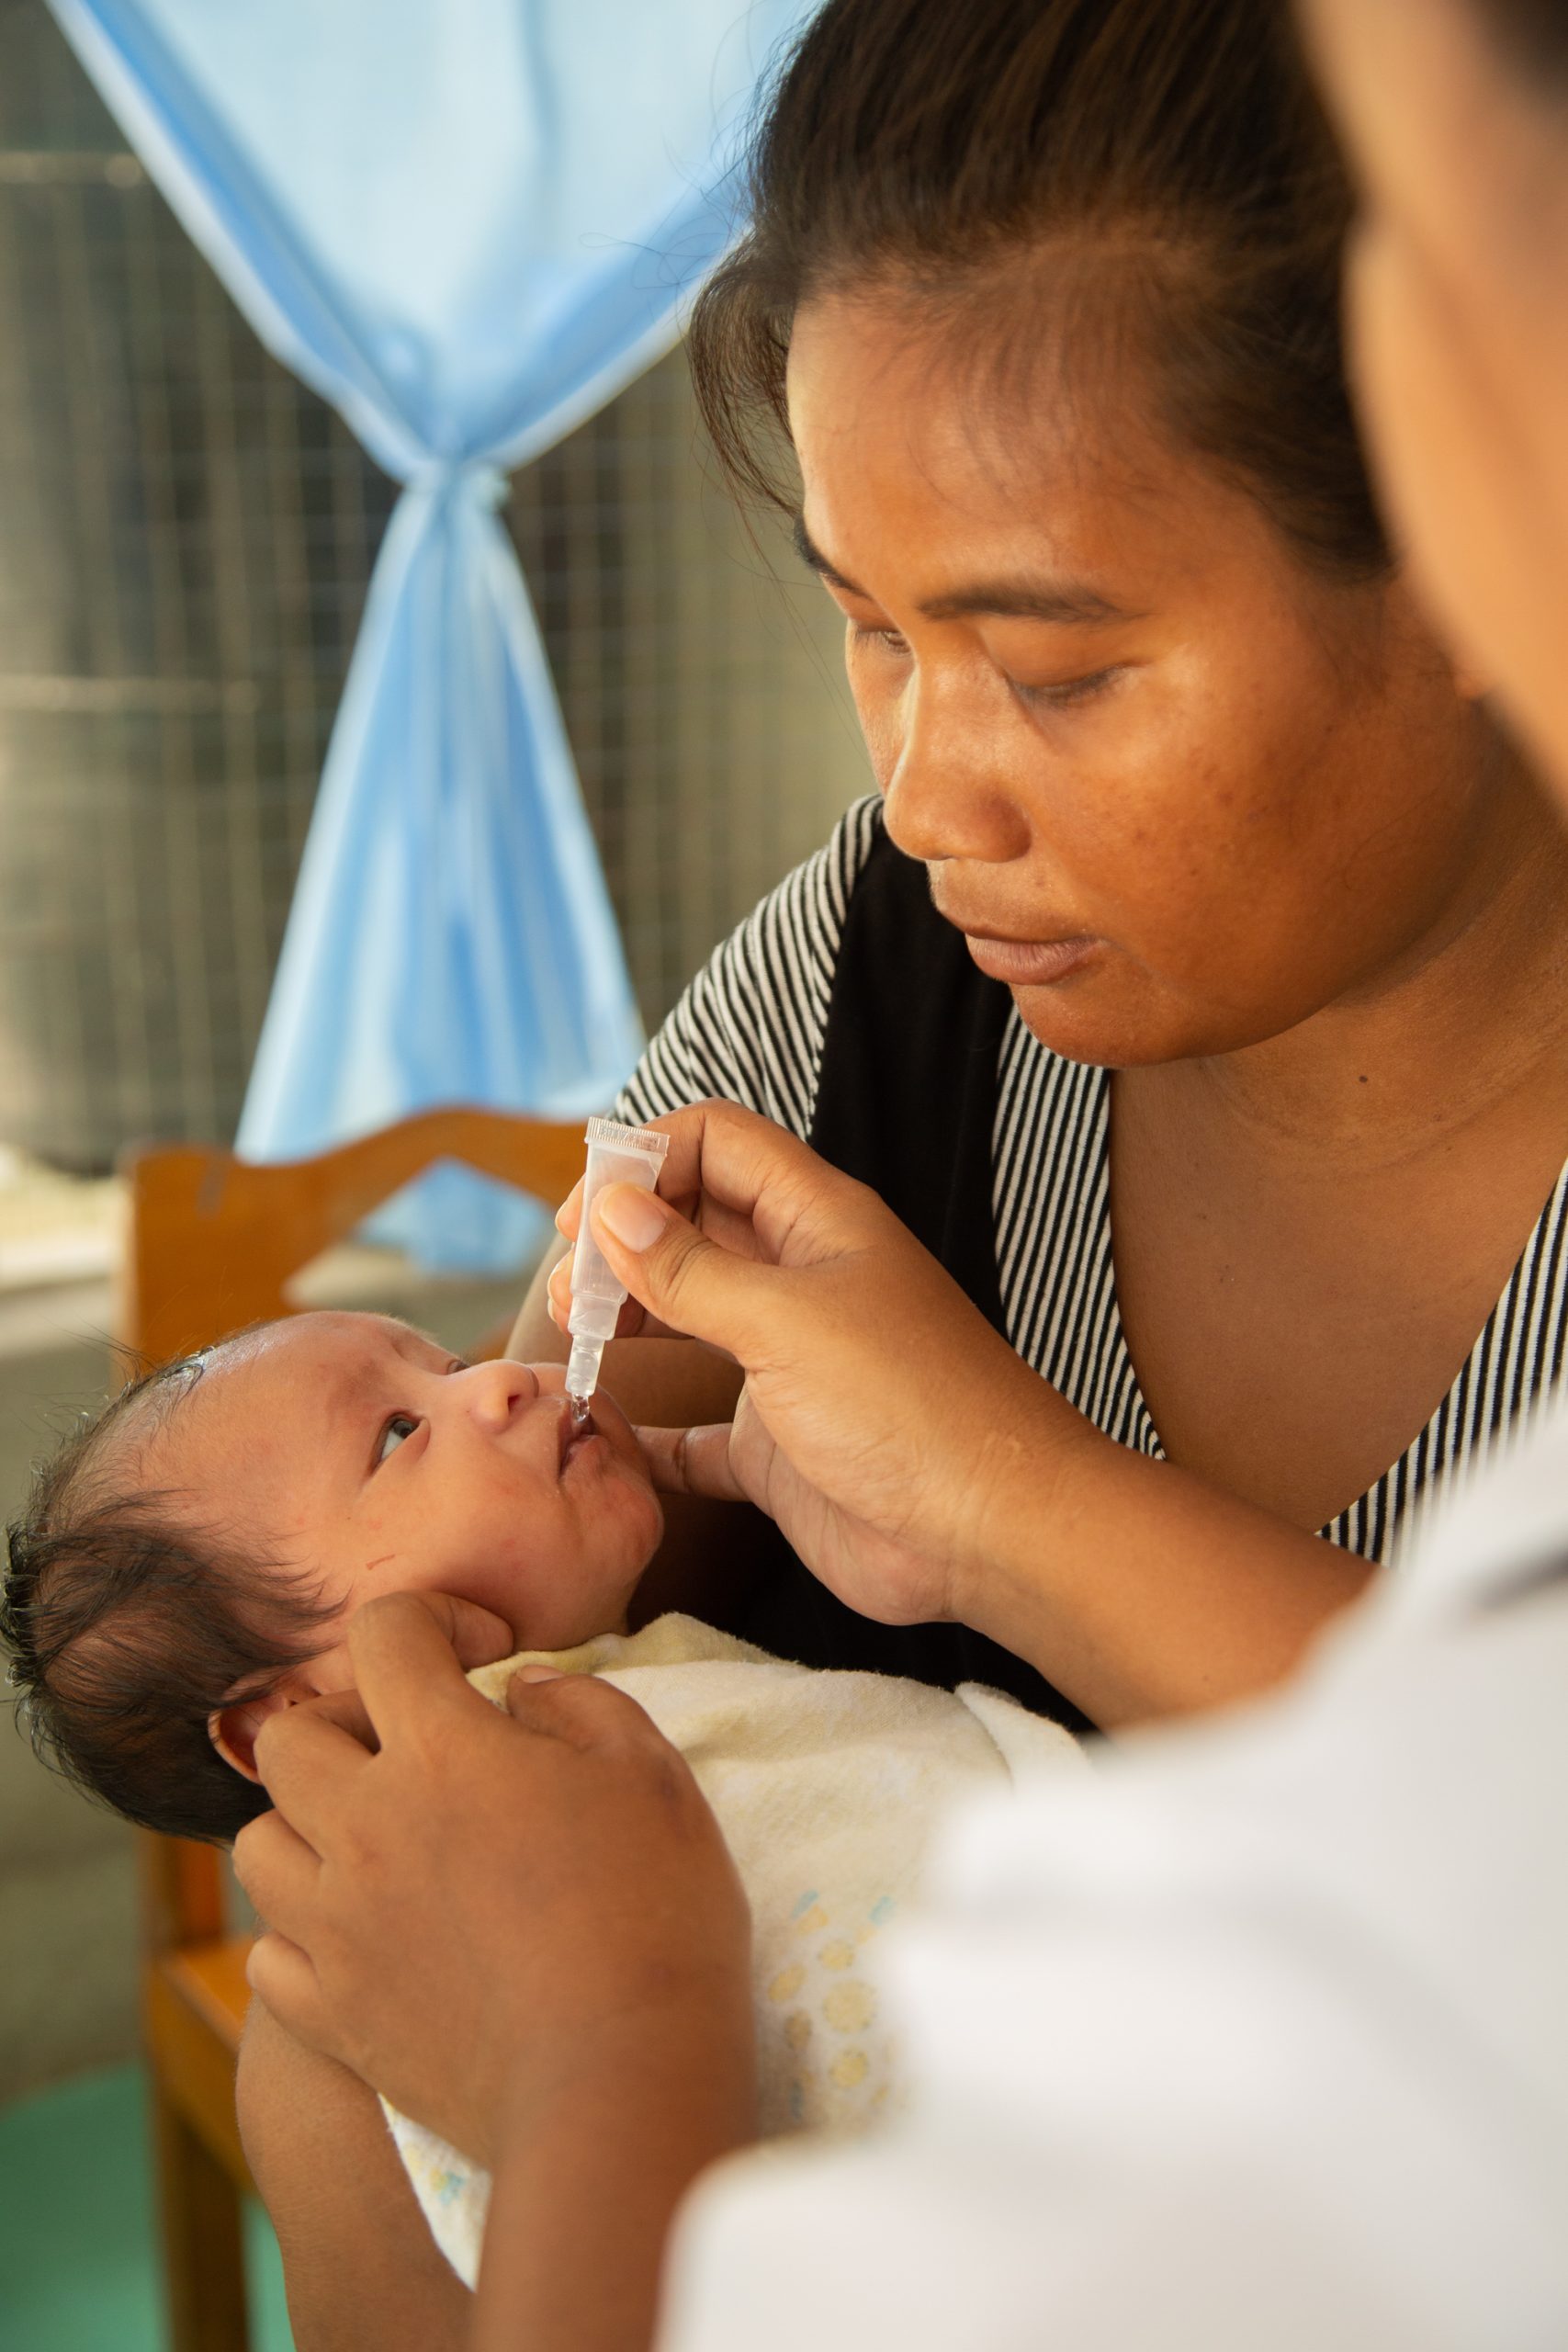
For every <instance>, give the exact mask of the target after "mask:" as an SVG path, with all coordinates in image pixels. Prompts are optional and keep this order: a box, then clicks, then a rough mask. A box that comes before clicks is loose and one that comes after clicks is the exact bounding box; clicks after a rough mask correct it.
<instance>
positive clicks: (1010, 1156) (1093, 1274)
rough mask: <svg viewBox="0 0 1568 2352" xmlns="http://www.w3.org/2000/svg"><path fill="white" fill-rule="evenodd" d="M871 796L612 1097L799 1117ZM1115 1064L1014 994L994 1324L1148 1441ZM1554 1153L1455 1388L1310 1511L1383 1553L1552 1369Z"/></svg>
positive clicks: (742, 937)
mask: <svg viewBox="0 0 1568 2352" xmlns="http://www.w3.org/2000/svg"><path fill="white" fill-rule="evenodd" d="M877 819H878V804H877V802H876V801H875V800H863V801H860V802H857V803H856V805H855V807H854V808H852V809H851V810H850V811H849V813H848V815H847V816H846V817H845V818H844V819H843V820H842V822H841V823H840V826H839V827H838V830H837V831H835V833H834V835H833V838H832V840H831V841H830V842H829V843H828V845H827V847H826V848H825V849H823V850H820V851H819V852H818V854H817V855H816V856H815V857H813V858H810V859H808V860H807V863H806V865H802V866H799V867H797V868H796V870H795V873H794V874H792V875H791V876H789V877H788V879H787V880H786V881H784V883H783V884H781V886H780V887H779V888H778V889H777V890H775V891H774V892H773V895H772V896H771V897H770V898H767V899H764V900H763V901H762V904H761V906H760V907H759V908H758V909H757V910H756V912H755V913H754V914H752V915H751V916H750V917H749V918H748V919H747V921H746V922H744V923H742V924H741V925H740V927H739V930H738V931H736V932H735V933H733V934H732V935H731V936H730V938H729V939H728V940H727V941H726V942H725V943H724V944H723V945H722V946H720V947H719V948H718V949H717V951H716V954H715V955H714V956H713V957H712V959H711V960H710V961H709V963H708V965H707V966H706V967H705V969H704V970H703V971H702V972H700V973H699V974H698V976H697V978H696V979H695V980H694V981H693V983H692V985H691V987H690V988H689V989H687V991H686V993H685V995H684V996H683V997H682V1000H681V1001H680V1003H679V1004H678V1005H677V1006H676V1007H675V1010H674V1012H672V1013H671V1016H670V1018H669V1020H668V1021H667V1022H666V1023H665V1024H664V1026H663V1028H662V1029H661V1030H660V1033H659V1035H658V1036H656V1037H655V1038H654V1040H653V1042H652V1044H651V1045H650V1046H649V1049H648V1052H647V1054H646V1055H645V1056H644V1057H643V1060H642V1063H641V1066H640V1067H639V1069H637V1072H636V1073H635V1075H634V1076H633V1078H632V1080H631V1082H630V1084H629V1085H628V1086H627V1088H626V1091H625V1093H624V1094H623V1095H622V1097H621V1102H620V1106H619V1112H618V1115H620V1116H623V1117H625V1118H627V1119H631V1120H644V1119H653V1118H657V1117H659V1116H660V1114H661V1113H662V1112H665V1111H672V1110H675V1109H677V1108H678V1107H679V1106H680V1105H681V1104H682V1103H692V1102H696V1101H699V1100H701V1098H702V1097H704V1096H705V1095H710V1094H716V1095H723V1096H726V1097H728V1099H729V1100H730V1101H731V1102H735V1103H744V1104H745V1105H746V1106H747V1108H749V1109H750V1110H754V1111H761V1112H762V1113H763V1114H765V1115H766V1116H767V1117H768V1118H770V1119H773V1120H776V1121H777V1122H778V1124H779V1125H781V1126H784V1127H788V1128H790V1129H791V1130H792V1131H793V1132H794V1133H795V1134H796V1135H800V1136H804V1135H807V1133H808V1132H809V1130H810V1126H811V1119H812V1113H813V1109H814V1107H815V1103H816V1097H817V1082H818V1073H819V1071H820V1069H821V1062H822V1041H823V1037H824V1035H825V1032H826V1029H827V1023H828V1004H829V995H830V993H831V989H832V981H833V964H834V958H835V956H836V955H837V952H838V944H839V940H840V936H841V934H842V931H843V925H844V918H845V912H846V910H847V908H848V906H849V901H850V894H851V892H852V889H853V888H854V882H855V877H856V876H857V875H858V874H859V872H860V869H861V867H862V865H863V864H864V862H865V860H866V858H867V857H868V856H869V854H870V852H871V848H872V844H873V842H874V840H875V838H876V831H877ZM1110 1114H1111V1074H1110V1072H1109V1071H1108V1070H1103V1069H1094V1068H1091V1067H1089V1066H1087V1065H1085V1064H1083V1063H1079V1062H1068V1061H1064V1060H1063V1059H1062V1058H1061V1057H1060V1056H1059V1055H1056V1054H1053V1053H1052V1052H1050V1051H1049V1049H1048V1048H1047V1047H1045V1046H1043V1045H1041V1044H1040V1042H1039V1040H1038V1039H1037V1038H1036V1037H1034V1036H1032V1035H1031V1034H1030V1032H1029V1030H1028V1029H1026V1028H1025V1026H1024V1024H1023V1023H1022V1022H1021V1020H1020V1019H1019V1017H1018V1015H1017V1013H1016V1012H1014V1013H1013V1015H1012V1016H1011V1018H1010V1021H1009V1022H1008V1023H1007V1027H1006V1029H1005V1031H1004V1033H1003V1036H1002V1046H1001V1053H1000V1057H999V1061H998V1086H997V1116H996V1125H995V1128H994V1130H993V1137H992V1206H993V1213H994V1216H995V1220H996V1234H997V1265H998V1272H999V1274H1000V1279H1001V1292H1002V1303H1003V1306H1004V1309H1005V1311H1006V1316H1007V1326H1008V1333H1009V1337H1010V1339H1011V1340H1012V1343H1013V1345H1014V1347H1015V1348H1016V1349H1017V1350H1018V1352H1019V1354H1020V1355H1021V1357H1022V1358H1023V1360H1024V1362H1025V1363H1029V1364H1032V1366H1033V1367H1034V1369H1035V1370H1036V1371H1037V1372H1039V1373H1040V1374H1043V1377H1044V1378H1045V1379H1046V1380H1048V1381H1049V1382H1050V1383H1051V1385H1052V1386H1053V1387H1055V1388H1056V1389H1058V1390H1059V1391H1060V1392H1061V1394H1062V1395H1063V1396H1064V1397H1066V1398H1068V1400H1069V1401H1070V1402H1071V1403H1072V1404H1074V1405H1076V1406H1077V1408H1078V1410H1079V1411H1080V1412H1081V1413H1083V1414H1084V1415H1085V1416H1086V1418H1087V1419H1089V1420H1090V1421H1092V1422H1093V1423H1094V1425H1095V1427H1096V1428H1097V1429H1100V1430H1104V1431H1105V1433H1106V1435H1107V1436H1109V1437H1113V1438H1115V1439H1116V1440H1117V1442H1119V1443H1120V1444H1122V1445H1126V1446H1130V1447H1132V1448H1133V1449H1134V1451H1135V1452H1137V1453H1146V1454H1150V1455H1152V1456H1154V1457H1155V1458H1156V1460H1157V1459H1163V1448H1162V1447H1161V1444H1160V1442H1159V1433H1158V1431H1157V1430H1156V1428H1155V1425H1154V1421H1153V1419H1152V1417H1151V1415H1150V1413H1149V1408H1148V1407H1147V1405H1146V1404H1145V1401H1144V1397H1143V1394H1142V1391H1141V1390H1140V1388H1139V1386H1138V1376H1137V1374H1136V1372H1135V1371H1134V1366H1133V1360H1132V1356H1131V1355H1130V1353H1129V1351H1128V1348H1127V1340H1126V1334H1125V1332H1124V1331H1123V1329H1122V1317H1121V1313H1120V1310H1119V1308H1118V1306H1117V1302H1116V1279H1115V1271H1114V1265H1113V1261H1112V1257H1111V1164H1110V1156H1111V1115H1110ZM1565 1245H1568V1169H1565V1170H1564V1171H1563V1174H1562V1178H1561V1179H1560V1180H1559V1182H1558V1185H1557V1188H1556V1190H1555V1192H1554V1193H1552V1196H1551V1200H1550V1201H1549V1202H1548V1204H1547V1205H1546V1207H1545V1209H1544V1210H1543V1211H1542V1213H1541V1216H1540V1220H1539V1222H1538V1223H1537V1225H1536V1227H1535V1230H1534V1232H1533V1233H1532V1234H1531V1236H1530V1238H1529V1242H1528V1243H1527V1245H1526V1248H1525V1250H1524V1254H1523V1255H1522V1257H1521V1258H1520V1260H1519V1261H1518V1264H1517V1266H1516V1267H1515V1269H1514V1272H1513V1273H1512V1275H1511V1276H1510V1277H1509V1280H1508V1283H1507V1285H1506V1288H1505V1290H1504V1292H1503V1295H1502V1296H1501V1298H1499V1300H1498V1301H1497V1304H1496V1306H1495V1307H1494V1308H1493V1310H1492V1313H1491V1314H1490V1315H1489V1316H1488V1317H1487V1319H1486V1323H1485V1327H1484V1329H1483V1330H1482V1332H1481V1334H1480V1336H1479V1338H1478V1339H1477V1340H1476V1342H1475V1345H1474V1347H1473V1348H1472V1351H1471V1352H1470V1356H1469V1358H1468V1359H1467V1361H1466V1363H1465V1364H1464V1366H1463V1369H1462V1370H1461V1373H1460V1375H1459V1377H1458V1379H1457V1380H1456V1381H1455V1382H1454V1385H1453V1386H1452V1388H1451V1389H1450V1391H1449V1394H1448V1396H1447V1397H1444V1399H1443V1401H1442V1403H1441V1404H1440V1405H1439V1406H1438V1410H1437V1411H1436V1412H1435V1413H1434V1414H1433V1416H1432V1419H1430V1420H1429V1421H1428V1422H1427V1427H1426V1428H1425V1429H1424V1430H1422V1431H1421V1434H1420V1436H1419V1437H1418V1438H1417V1439H1416V1442H1415V1443H1414V1444H1413V1445H1412V1446H1411V1447H1410V1448H1409V1450H1408V1451H1407V1452H1406V1453H1404V1454H1402V1455H1401V1457H1400V1459H1399V1460H1398V1461H1397V1462H1396V1463H1394V1464H1393V1466H1392V1467H1391V1468H1390V1469H1388V1470H1387V1471H1385V1472H1384V1474H1383V1476H1382V1477H1381V1478H1380V1479H1379V1480H1378V1482H1377V1484H1376V1485H1375V1486H1374V1487H1371V1488H1370V1489H1369V1491H1368V1492H1367V1493H1366V1494H1364V1495H1362V1496H1361V1498H1359V1501H1357V1502H1354V1503H1352V1504H1351V1505H1350V1507H1349V1509H1348V1510H1344V1511H1342V1512H1341V1513H1340V1515H1339V1517H1338V1518H1337V1519H1336V1520H1335V1521H1332V1522H1331V1524H1330V1525H1329V1526H1327V1527H1325V1528H1324V1529H1323V1531H1322V1532H1323V1534H1324V1535H1325V1537H1326V1538H1327V1539H1328V1540H1329V1542H1331V1543H1334V1544H1342V1545H1344V1546H1345V1548H1346V1549H1347V1550H1348V1551H1352V1552H1357V1553H1359V1554H1360V1555H1362V1556H1363V1557H1365V1558H1367V1559H1370V1560H1386V1559H1387V1558H1388V1557H1389V1556H1390V1554H1391V1552H1392V1551H1393V1546H1394V1542H1395V1538H1396V1537H1397V1536H1398V1535H1399V1534H1400V1533H1401V1532H1404V1533H1409V1532H1412V1531H1413V1528H1414V1525H1415V1523H1416V1521H1417V1519H1418V1518H1419V1517H1420V1516H1422V1512H1421V1510H1420V1508H1419V1507H1420V1506H1421V1505H1422V1504H1424V1503H1425V1502H1426V1501H1427V1500H1428V1499H1429V1498H1430V1497H1431V1496H1432V1494H1433V1493H1434V1491H1435V1490H1436V1488H1437V1487H1438V1485H1439V1484H1440V1483H1441V1484H1449V1483H1451V1481H1452V1479H1453V1478H1454V1477H1455V1476H1457V1475H1458V1474H1459V1473H1460V1472H1461V1471H1468V1470H1469V1469H1471V1468H1473V1467H1474V1466H1475V1465H1476V1464H1478V1463H1479V1462H1480V1460H1481V1459H1482V1458H1483V1456H1484V1455H1485V1453H1487V1452H1488V1450H1489V1449H1490V1448H1491V1447H1492V1446H1494V1445H1495V1443H1496V1442H1497V1441H1498V1440H1499V1439H1500V1438H1501V1437H1502V1436H1503V1435H1504V1434H1505V1432H1506V1431H1507V1430H1510V1429H1511V1428H1514V1427H1515V1426H1517V1424H1519V1423H1520V1422H1521V1421H1522V1419H1524V1418H1525V1417H1526V1416H1527V1414H1528V1412H1529V1408H1531V1407H1532V1406H1533V1405H1535V1404H1536V1403H1538V1402H1539V1401H1540V1399H1541V1398H1542V1397H1544V1396H1546V1395H1547V1394H1548V1393H1549V1392H1550V1391H1551V1390H1552V1389H1553V1388H1554V1387H1556V1385H1558V1384H1559V1382H1560V1381H1561V1379H1562V1364H1563V1349H1564V1340H1565V1337H1568V1246H1565Z"/></svg>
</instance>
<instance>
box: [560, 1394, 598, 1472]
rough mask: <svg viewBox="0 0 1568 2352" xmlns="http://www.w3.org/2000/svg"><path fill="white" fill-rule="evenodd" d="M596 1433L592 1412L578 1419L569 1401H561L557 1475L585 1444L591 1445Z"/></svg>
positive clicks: (566, 1467)
mask: <svg viewBox="0 0 1568 2352" xmlns="http://www.w3.org/2000/svg"><path fill="white" fill-rule="evenodd" d="M598 1434H599V1432H598V1430H596V1429H595V1428H594V1426H593V1416H592V1413H590V1414H589V1416H588V1418H587V1419H586V1420H583V1421H580V1420H579V1419H577V1418H576V1416H575V1414H574V1413H573V1411H572V1409H571V1406H570V1403H567V1402H564V1401H563V1403H562V1406H561V1417H560V1431H559V1442H560V1464H559V1473H558V1475H562V1476H564V1474H565V1472H566V1471H567V1469H568V1468H569V1467H570V1464H571V1463H572V1462H573V1461H574V1460H575V1459H576V1457H577V1455H578V1454H580V1453H581V1451H582V1449H583V1447H584V1446H585V1445H592V1443H593V1442H594V1440H595V1438H597V1436H598Z"/></svg>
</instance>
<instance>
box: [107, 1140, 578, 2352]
mask: <svg viewBox="0 0 1568 2352" xmlns="http://www.w3.org/2000/svg"><path fill="white" fill-rule="evenodd" d="M435 1159H460V1160H464V1161H466V1162H467V1163H468V1165H469V1166H470V1167H474V1168H478V1169H481V1170H483V1171H484V1172H485V1174H487V1175H490V1176H494V1177H498V1178H499V1179H500V1180H501V1181H502V1182H505V1183H510V1184H513V1185H515V1186H516V1187H517V1188H518V1190H519V1191H521V1192H525V1193H533V1194H534V1195H535V1196H536V1198H538V1199H539V1200H542V1201H544V1202H546V1203H547V1204H551V1205H553V1204H555V1203H556V1202H557V1201H558V1200H560V1199H562V1198H564V1196H565V1194H566V1193H568V1192H569V1191H570V1188H571V1186H572V1184H573V1183H574V1182H576V1180H577V1178H578V1176H579V1175H580V1174H581V1170H582V1129H581V1125H576V1126H558V1125H546V1124H544V1123H542V1122H540V1121H537V1120H532V1119H523V1118H513V1117H507V1116H502V1114H498V1113H495V1112H489V1111H464V1110H450V1111H432V1112H428V1113H426V1114H424V1115H423V1117H419V1118H413V1119H407V1120H405V1121H403V1123H402V1124H401V1125H399V1126H395V1127H388V1128H385V1129H383V1130H382V1131H381V1132H380V1133H379V1134H377V1135H373V1136H365V1137H363V1138H362V1139H361V1140H360V1141H358V1142H356V1143H351V1144H344V1145H343V1146H342V1147H341V1148H339V1149H338V1150H336V1151H329V1152H323V1153H322V1154H321V1157H320V1158H319V1159H305V1160H298V1161H293V1162H290V1163H288V1164H283V1165H277V1166H273V1167H256V1166H251V1165H246V1164H244V1163H242V1162H241V1161H240V1160H237V1159H235V1158H234V1156H233V1154H232V1153H231V1152H227V1151H213V1150H204V1149H201V1148H191V1147H181V1148H174V1149H169V1150H143V1151H137V1152H133V1153H131V1154H130V1155H128V1157H127V1159H126V1161H125V1163H124V1165H125V1173H126V1175H127V1177H128V1179H129V1182H130V1235H129V1238H128V1244H127V1251H126V1264H125V1272H124V1283H123V1295H122V1299H121V1306H120V1313H119V1317H118V1322H119V1330H120V1336H121V1338H122V1339H123V1340H126V1341H127V1342H128V1343H129V1345H130V1347H132V1348H133V1349H135V1350H136V1351H138V1353H139V1354H141V1355H142V1356H144V1357H147V1358H150V1359H152V1361H154V1362H162V1361H163V1360H164V1359H165V1358H167V1357H170V1356H175V1355H184V1354H186V1353H188V1352H189V1351H192V1350H193V1349H197V1348H203V1347H208V1346H209V1345H211V1343H212V1342H213V1341H215V1340H221V1339H223V1338H225V1337H226V1336H227V1335H228V1334H229V1333H230V1332H232V1331H236V1330H239V1329H243V1326H245V1325H246V1324H248V1323H254V1322H258V1321H261V1320H262V1319H264V1318H265V1317H271V1316H276V1315H287V1314H289V1313H291V1312H293V1311H294V1310H293V1308H292V1306H291V1303H290V1301H289V1299H288V1295H287V1285H288V1282H289V1280H290V1279H291V1277H292V1276H294V1275H295V1274H297V1273H299V1272H300V1271H301V1269H302V1268H304V1267H305V1266H308V1265H309V1264H310V1261H311V1260H312V1259H314V1258H316V1257H318V1256H320V1254H321V1251H322V1250H327V1249H330V1248H331V1247H332V1246H333V1244H334V1243H336V1242H340V1241H343V1240H344V1239H346V1238H347V1237H348V1236H349V1235H350V1234H351V1233H353V1231H354V1230H355V1227H357V1226H358V1225H360V1224H361V1223H362V1222H363V1220H364V1219H365V1218H366V1217H367V1216H369V1214H370V1213H371V1211H372V1210H373V1209H375V1208H377V1207H378V1205H379V1204H380V1203H381V1202H383V1201H384V1200H386V1199H388V1198H389V1195H390V1194H391V1193H395V1192H397V1191H398V1190H399V1189H400V1187H401V1186H402V1185H403V1184H405V1183H406V1182H408V1181H409V1180H410V1178H411V1177H413V1176H416V1175H418V1174H419V1172H420V1170H422V1169H423V1168H426V1167H428V1166H429V1165H430V1163H431V1161H433V1160H435ZM139 1836H140V1840H141V1859H142V1874H143V1880H144V1890H145V1904H144V1916H145V1928H144V1935H145V1942H144V1951H143V1961H142V2026H143V2034H144V2039H145V2044H146V2052H147V2064H148V2068H149V2071H150V2074H151V2077H152V2116H153V2133H154V2154H155V2160H156V2165H157V2172H158V2185H159V2192H160V2203H161V2211H162V2226H163V2244H164V2268H165V2275H166V2279H167V2289H168V2301H169V2321H170V2341H171V2345H172V2346H173V2352H246V2347H247V2346H248V2344H249V2327H248V2323H247V2319H246V2309H245V2275H244V2257H243V2242H242V2212H243V2207H242V2197H243V2193H244V2192H245V2191H247V2190H248V2189H249V2188H250V2187H251V2180H250V2174H249V2171H248V2169H247V2167H246V2165H245V2158H244V2153H243V2149H242V2148H241V2145H240V2135H239V2131H238V2127H237V2125H236V2123H235V2120H234V2064H235V2058H236V2055H237V2053H238V2051H239V2046H240V2031H241V2028H242V2027H243V2023H244V2017H245V2007H246V2002H247V1999H248V1991H247V1987H246V1985H245V1973H244V1970H245V1953H246V1950H247V1948H248V1939H246V1938H245V1937H244V1936H243V1935H237V1934H235V1932H234V1931H233V1926H232V1923H231V1921H230V1920H229V1918H228V1917H227V1905H226V1899H225V1887H226V1883H227V1882H226V1874H225V1870H224V1864H223V1860H222V1857H221V1855H220V1852H219V1851H218V1849H215V1848H213V1847H211V1846H202V1845H196V1844H192V1843H191V1842H189V1841H188V1840H186V1839H184V1838H157V1837H153V1836H152V1835H151V1834H150V1833H145V1832H143V1833H139Z"/></svg>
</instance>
